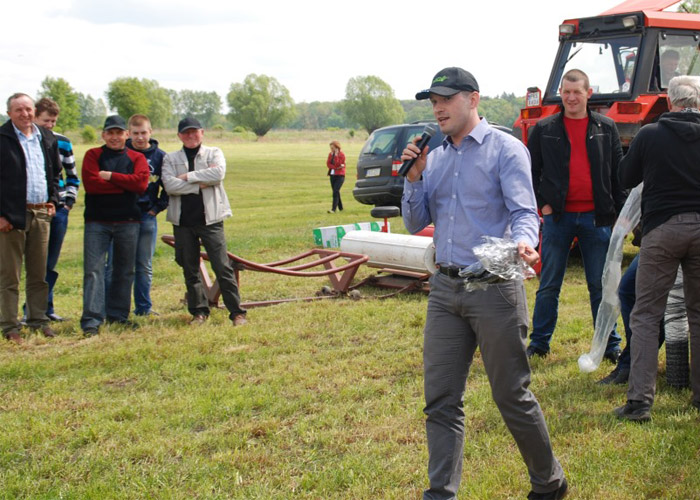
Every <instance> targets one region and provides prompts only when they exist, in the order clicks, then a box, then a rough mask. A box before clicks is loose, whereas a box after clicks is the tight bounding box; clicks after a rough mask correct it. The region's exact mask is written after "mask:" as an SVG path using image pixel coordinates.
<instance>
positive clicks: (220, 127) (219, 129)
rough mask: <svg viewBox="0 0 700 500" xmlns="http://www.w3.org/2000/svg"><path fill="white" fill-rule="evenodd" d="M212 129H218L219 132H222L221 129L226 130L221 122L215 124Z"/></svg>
mask: <svg viewBox="0 0 700 500" xmlns="http://www.w3.org/2000/svg"><path fill="white" fill-rule="evenodd" d="M211 129H212V130H216V131H218V132H221V131H223V130H224V126H223V125H222V124H220V123H217V124H216V125H214V126H213V127H212V128H211Z"/></svg>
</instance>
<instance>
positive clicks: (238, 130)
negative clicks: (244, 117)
mask: <svg viewBox="0 0 700 500" xmlns="http://www.w3.org/2000/svg"><path fill="white" fill-rule="evenodd" d="M246 132H247V130H246V128H245V127H244V126H243V125H236V126H235V127H233V133H234V134H245V133H246Z"/></svg>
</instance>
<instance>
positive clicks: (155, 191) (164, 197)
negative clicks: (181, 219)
mask: <svg viewBox="0 0 700 500" xmlns="http://www.w3.org/2000/svg"><path fill="white" fill-rule="evenodd" d="M128 126H129V138H128V139H127V140H126V147H127V148H129V149H132V150H134V151H138V152H139V153H141V154H143V155H144V156H145V157H146V161H147V162H148V168H149V172H150V177H149V180H148V187H147V188H146V192H145V193H143V194H142V195H141V196H140V197H139V199H138V205H139V209H140V210H141V219H140V220H141V222H140V224H139V236H138V242H137V244H136V272H135V275H134V314H136V315H137V316H151V315H152V316H157V315H158V313H157V312H155V311H154V310H153V309H152V306H153V303H152V302H151V282H152V281H153V253H154V252H155V249H156V239H157V237H158V222H157V219H156V216H157V215H158V214H159V213H160V212H162V211H163V210H165V209H166V208H167V207H168V194H167V193H166V192H165V189H163V181H162V180H161V178H160V176H161V167H162V166H163V158H164V157H165V151H163V150H162V149H160V148H159V147H158V141H156V140H155V139H153V138H152V137H151V134H152V133H153V129H152V128H151V120H149V118H148V117H147V116H146V115H133V116H132V117H131V118H129V122H128ZM111 282H112V250H111V248H110V252H109V257H108V258H107V269H106V270H105V283H106V288H107V289H109V287H110V285H111Z"/></svg>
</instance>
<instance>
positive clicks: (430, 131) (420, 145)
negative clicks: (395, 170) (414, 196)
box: [399, 123, 437, 177]
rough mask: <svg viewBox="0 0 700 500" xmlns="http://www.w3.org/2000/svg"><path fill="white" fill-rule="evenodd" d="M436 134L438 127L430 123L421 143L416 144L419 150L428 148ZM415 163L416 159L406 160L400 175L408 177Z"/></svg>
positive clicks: (426, 127) (424, 130)
mask: <svg viewBox="0 0 700 500" xmlns="http://www.w3.org/2000/svg"><path fill="white" fill-rule="evenodd" d="M435 132H437V126H435V125H434V124H433V123H428V124H427V125H426V126H425V129H423V135H422V136H421V138H420V141H418V142H417V143H416V146H417V147H418V149H420V150H421V151H423V148H424V147H425V146H427V144H428V142H430V139H432V138H433V136H434V135H435ZM415 162H416V158H411V159H410V160H406V161H405V162H403V164H402V165H401V168H400V169H399V175H401V176H403V177H406V174H407V173H408V171H409V170H411V167H412V166H413V164H414V163H415Z"/></svg>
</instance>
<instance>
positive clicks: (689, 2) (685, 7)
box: [678, 0, 700, 14]
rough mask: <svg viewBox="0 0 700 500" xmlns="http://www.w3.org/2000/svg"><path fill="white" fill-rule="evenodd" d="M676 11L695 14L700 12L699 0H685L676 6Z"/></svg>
mask: <svg viewBox="0 0 700 500" xmlns="http://www.w3.org/2000/svg"><path fill="white" fill-rule="evenodd" d="M678 12H692V13H694V14H697V13H699V12H700V0H686V1H685V2H683V3H682V4H680V5H679V6H678Z"/></svg>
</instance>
